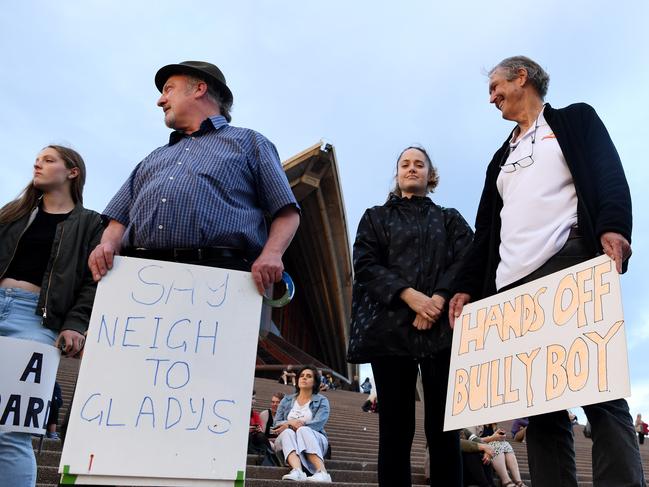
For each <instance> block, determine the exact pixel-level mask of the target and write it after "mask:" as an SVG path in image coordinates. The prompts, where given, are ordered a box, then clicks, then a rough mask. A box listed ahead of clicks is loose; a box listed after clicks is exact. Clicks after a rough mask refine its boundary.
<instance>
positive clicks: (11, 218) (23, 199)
mask: <svg viewBox="0 0 649 487" xmlns="http://www.w3.org/2000/svg"><path fill="white" fill-rule="evenodd" d="M48 147H49V148H50V149H54V150H55V151H56V152H57V153H58V154H59V156H61V159H63V162H65V167H67V168H68V169H72V168H74V167H76V168H78V169H79V175H78V176H77V177H76V178H74V179H73V180H72V182H71V184H70V196H71V197H72V201H74V203H75V204H76V203H83V186H84V184H86V164H85V163H84V162H83V158H82V157H81V155H80V154H79V153H78V152H77V151H75V150H74V149H70V148H69V147H64V146H62V145H48V146H47V147H45V148H48ZM42 196H43V192H42V191H41V190H40V189H38V188H36V187H35V186H34V183H33V181H30V183H29V184H28V185H27V186H26V187H25V189H23V190H22V192H21V193H20V194H19V195H18V197H17V198H16V199H15V200H13V201H11V202H9V203H7V204H6V205H4V206H3V207H2V208H0V223H11V222H15V221H16V220H20V219H21V218H22V217H23V216H25V215H26V214H27V213H29V212H31V211H32V210H33V209H34V208H36V206H37V205H38V202H39V201H40V199H41V197H42Z"/></svg>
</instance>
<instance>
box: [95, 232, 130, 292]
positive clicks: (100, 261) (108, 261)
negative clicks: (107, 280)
mask: <svg viewBox="0 0 649 487" xmlns="http://www.w3.org/2000/svg"><path fill="white" fill-rule="evenodd" d="M125 230H126V227H125V226H124V225H122V224H121V223H119V222H118V221H116V220H111V221H110V223H109V224H108V226H107V227H106V230H104V233H103V234H102V236H101V243H100V244H99V245H97V246H96V247H95V248H94V250H93V251H92V252H91V253H90V256H89V257H88V267H89V268H90V272H91V273H92V278H93V279H94V280H95V282H99V280H100V279H101V278H102V277H103V276H105V275H106V273H107V272H108V271H109V270H110V269H112V268H113V256H114V255H116V254H117V255H119V251H120V248H121V242H122V237H123V236H124V231H125Z"/></svg>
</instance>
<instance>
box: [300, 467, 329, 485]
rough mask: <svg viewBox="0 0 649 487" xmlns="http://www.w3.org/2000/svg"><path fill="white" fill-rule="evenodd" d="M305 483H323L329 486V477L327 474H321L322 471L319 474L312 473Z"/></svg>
mask: <svg viewBox="0 0 649 487" xmlns="http://www.w3.org/2000/svg"><path fill="white" fill-rule="evenodd" d="M306 481H307V482H323V483H327V484H330V483H331V475H329V474H328V473H327V472H323V471H322V470H321V471H320V472H316V473H314V474H313V475H312V476H311V477H307V479H306Z"/></svg>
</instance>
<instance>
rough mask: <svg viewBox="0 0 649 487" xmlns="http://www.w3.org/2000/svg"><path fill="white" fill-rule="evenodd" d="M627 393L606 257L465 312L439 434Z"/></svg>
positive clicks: (613, 278) (616, 283) (618, 315)
mask: <svg viewBox="0 0 649 487" xmlns="http://www.w3.org/2000/svg"><path fill="white" fill-rule="evenodd" d="M630 394H631V391H630V385H629V368H628V360H627V347H626V336H625V329H624V316H623V312H622V301H621V292H620V278H619V275H618V273H617V271H616V270H615V263H614V262H613V261H612V260H611V259H610V258H609V257H607V256H605V255H603V256H600V257H597V258H595V259H592V260H589V261H586V262H583V263H581V264H579V265H576V266H573V267H569V268H567V269H563V270H561V271H559V272H556V273H554V274H551V275H549V276H546V277H543V278H541V279H538V280H536V281H533V282H530V283H527V284H524V285H522V286H519V287H516V288H514V289H510V290H508V291H505V292H502V293H499V294H496V295H494V296H491V297H489V298H487V299H483V300H480V301H476V302H475V303H470V304H468V305H466V306H465V307H464V309H463V313H462V315H461V316H460V317H459V318H458V319H456V321H455V329H454V332H453V346H452V351H451V367H450V373H449V379H448V393H447V398H446V414H445V423H444V430H445V431H448V430H454V429H459V428H463V427H470V426H475V425H481V424H487V423H494V422H498V421H504V420H508V419H514V418H520V417H527V416H533V415H536V414H541V413H547V412H551V411H558V410H561V409H567V408H571V407H575V406H584V405H588V404H594V403H598V402H602V401H606V400H612V399H619V398H621V397H627V396H629V395H630Z"/></svg>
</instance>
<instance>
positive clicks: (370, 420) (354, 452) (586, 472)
mask: <svg viewBox="0 0 649 487" xmlns="http://www.w3.org/2000/svg"><path fill="white" fill-rule="evenodd" d="M78 366H79V362H78V361H76V360H72V359H62V360H61V367H60V369H59V374H58V381H59V384H60V385H61V389H62V391H63V397H64V405H63V408H62V409H61V412H60V416H59V417H60V420H61V421H63V419H64V418H65V416H66V413H67V410H68V408H69V404H70V398H71V397H72V392H73V388H74V382H75V379H76V376H77V373H78ZM255 388H256V391H257V407H258V408H259V409H260V410H261V409H265V408H267V407H268V406H269V403H270V397H271V396H272V394H273V393H275V392H278V391H281V392H285V393H291V392H293V388H292V387H290V386H285V385H283V384H279V383H277V382H275V381H271V380H267V379H256V380H255ZM326 395H327V397H328V398H329V401H330V403H331V406H332V413H331V417H330V419H329V423H328V424H327V427H326V430H327V434H328V435H329V439H330V442H331V448H332V458H331V460H327V462H326V465H327V471H328V472H329V473H330V474H331V477H332V479H333V481H334V483H333V484H331V485H332V486H333V487H376V486H377V485H378V484H377V476H376V469H377V465H376V460H377V452H378V433H379V432H378V416H377V415H375V414H371V413H364V412H363V411H361V405H362V403H363V402H364V401H365V399H366V398H367V396H366V395H364V394H360V393H355V392H346V391H332V392H327V393H326ZM423 419H424V418H423V409H422V408H421V405H417V425H418V426H417V432H416V434H415V440H414V444H413V450H412V467H413V485H415V486H417V487H423V486H424V485H425V482H424V456H425V452H424V447H425V439H424V433H423ZM502 426H503V427H504V428H505V429H506V430H508V429H509V423H503V424H502ZM38 444H39V440H38V439H34V447H35V449H38ZM512 446H513V447H514V450H515V452H516V457H517V459H518V463H519V466H520V469H521V475H522V477H523V480H524V481H525V482H526V483H527V484H528V485H531V484H530V480H529V469H528V466H527V451H526V449H525V445H523V444H520V443H515V442H512ZM575 448H576V454H577V471H578V478H579V485H580V487H591V486H592V485H593V483H592V474H591V441H590V440H589V439H587V438H585V437H584V435H583V434H582V426H576V427H575ZM640 452H641V455H642V460H643V465H644V468H645V476H646V477H647V478H649V442H646V443H645V444H644V445H641V448H640ZM60 456H61V443H60V442H58V441H52V440H47V439H46V440H44V441H43V445H42V450H41V453H40V454H38V453H37V455H36V461H37V463H38V480H37V482H38V483H37V486H38V487H46V486H47V487H51V486H56V485H58V479H59V475H58V473H57V470H58V464H59V459H60ZM247 463H248V466H247V469H246V486H247V487H276V486H280V485H285V486H294V487H307V486H310V485H314V484H313V483H310V482H292V481H282V480H281V478H282V475H284V474H285V473H287V472H288V468H279V467H263V466H260V465H258V463H259V460H258V458H257V457H256V456H253V455H248V460H247ZM315 485H317V484H315ZM432 485H436V484H435V476H434V473H433V482H432Z"/></svg>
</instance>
